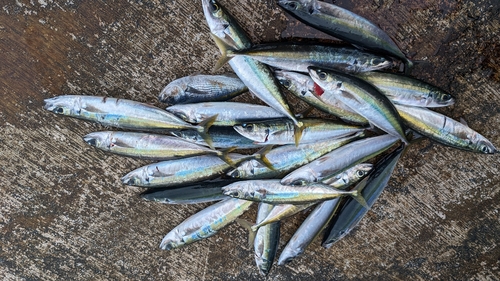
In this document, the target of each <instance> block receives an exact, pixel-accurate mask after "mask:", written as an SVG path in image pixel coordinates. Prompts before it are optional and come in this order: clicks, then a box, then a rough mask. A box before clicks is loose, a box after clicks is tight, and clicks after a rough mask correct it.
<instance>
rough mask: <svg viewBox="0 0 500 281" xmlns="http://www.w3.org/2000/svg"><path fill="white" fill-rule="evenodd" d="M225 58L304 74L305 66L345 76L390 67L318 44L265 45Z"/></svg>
mask: <svg viewBox="0 0 500 281" xmlns="http://www.w3.org/2000/svg"><path fill="white" fill-rule="evenodd" d="M225 55H226V56H227V57H228V59H230V58H233V57H236V56H246V57H250V58H253V59H256V60H258V61H260V62H262V63H265V64H267V65H270V66H272V67H274V68H277V69H282V70H289V71H297V72H305V73H307V67H308V66H317V67H325V68H333V69H337V70H339V71H343V72H348V73H359V72H365V71H374V70H379V69H384V68H388V67H390V66H392V60H391V59H389V58H386V57H384V56H380V55H375V54H371V53H368V52H363V51H360V50H359V49H356V48H351V47H344V46H343V47H338V46H329V45H318V44H293V43H292V44H286V43H269V44H261V45H257V46H253V47H252V48H250V49H245V50H227V51H226V54H225ZM223 56H224V54H223Z"/></svg>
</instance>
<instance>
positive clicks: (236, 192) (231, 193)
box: [222, 188, 244, 198]
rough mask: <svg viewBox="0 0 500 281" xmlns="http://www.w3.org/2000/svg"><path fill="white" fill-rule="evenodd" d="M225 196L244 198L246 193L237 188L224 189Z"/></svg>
mask: <svg viewBox="0 0 500 281" xmlns="http://www.w3.org/2000/svg"><path fill="white" fill-rule="evenodd" d="M222 191H223V194H224V195H226V196H230V197H234V198H244V193H243V192H242V191H241V190H239V189H237V188H227V189H226V188H223V189H222Z"/></svg>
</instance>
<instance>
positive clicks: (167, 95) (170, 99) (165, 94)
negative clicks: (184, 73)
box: [158, 86, 184, 104]
mask: <svg viewBox="0 0 500 281" xmlns="http://www.w3.org/2000/svg"><path fill="white" fill-rule="evenodd" d="M183 91H184V90H183V89H181V88H180V87H179V86H166V87H165V88H164V89H163V90H162V91H161V93H160V94H159V95H158V100H159V101H160V102H163V103H168V104H177V103H180V101H179V95H180V94H181V93H182V92H183Z"/></svg>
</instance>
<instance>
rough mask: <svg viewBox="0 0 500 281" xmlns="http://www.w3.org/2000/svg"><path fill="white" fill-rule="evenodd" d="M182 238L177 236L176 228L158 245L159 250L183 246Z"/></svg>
mask: <svg viewBox="0 0 500 281" xmlns="http://www.w3.org/2000/svg"><path fill="white" fill-rule="evenodd" d="M183 245H184V243H183V241H182V237H180V236H179V232H178V231H177V228H175V229H173V230H172V231H170V232H169V233H168V234H167V235H165V237H163V240H162V241H161V243H160V249H162V250H172V249H175V248H179V247H181V246H183Z"/></svg>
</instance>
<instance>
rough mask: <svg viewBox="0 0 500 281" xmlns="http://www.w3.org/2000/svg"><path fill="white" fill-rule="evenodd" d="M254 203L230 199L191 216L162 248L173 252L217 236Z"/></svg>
mask: <svg viewBox="0 0 500 281" xmlns="http://www.w3.org/2000/svg"><path fill="white" fill-rule="evenodd" d="M252 203H253V202H252V201H247V200H241V199H235V198H228V199H225V200H223V201H221V202H218V203H216V204H213V205H211V206H209V207H207V208H205V209H203V210H201V211H200V212H198V213H196V214H194V215H192V216H190V217H189V218H187V219H185V220H184V221H183V222H181V223H180V224H179V225H178V226H176V227H175V228H174V229H172V230H171V231H170V232H169V233H167V235H165V237H164V238H163V240H162V241H161V244H160V248H161V249H163V250H172V249H175V248H179V247H182V246H185V245H188V244H191V243H193V242H196V241H200V240H202V239H205V238H208V237H210V236H213V235H215V234H216V233H217V232H218V231H219V230H221V229H222V228H224V227H225V226H227V225H229V224H230V223H232V222H233V221H235V220H236V219H237V218H238V217H239V216H241V215H242V214H243V213H244V212H246V211H247V210H248V208H250V206H251V205H252Z"/></svg>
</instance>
